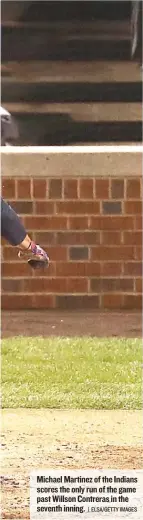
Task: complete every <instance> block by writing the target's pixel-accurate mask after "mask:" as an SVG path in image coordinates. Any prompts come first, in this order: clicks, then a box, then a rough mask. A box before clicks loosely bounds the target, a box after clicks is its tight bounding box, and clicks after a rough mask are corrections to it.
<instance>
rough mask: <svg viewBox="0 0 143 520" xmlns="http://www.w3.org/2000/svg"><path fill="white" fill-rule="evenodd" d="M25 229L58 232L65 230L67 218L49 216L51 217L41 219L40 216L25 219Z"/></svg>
mask: <svg viewBox="0 0 143 520" xmlns="http://www.w3.org/2000/svg"><path fill="white" fill-rule="evenodd" d="M25 227H26V229H27V230H32V229H33V230H36V231H39V230H40V229H41V230H48V229H51V230H57V231H58V230H59V229H66V228H67V218H66V216H65V217H62V216H58V215H56V216H51V217H41V216H33V217H32V218H31V217H25Z"/></svg>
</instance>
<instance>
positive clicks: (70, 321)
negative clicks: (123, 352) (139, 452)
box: [2, 310, 142, 338]
mask: <svg viewBox="0 0 143 520" xmlns="http://www.w3.org/2000/svg"><path fill="white" fill-rule="evenodd" d="M141 334H142V317H141V312H124V313H123V312H102V313H101V312H96V311H95V312H94V311H92V312H89V311H88V312H85V311H82V312H80V311H72V312H68V311H67V312H65V311H49V310H47V311H46V310H44V311H40V312H39V311H19V312H16V311H2V337H10V336H19V335H22V336H39V335H40V336H41V335H42V336H49V335H50V336H51V335H54V336H55V335H56V336H78V335H79V336H84V335H89V336H99V337H100V336H102V337H105V336H124V337H129V338H131V337H140V336H141Z"/></svg>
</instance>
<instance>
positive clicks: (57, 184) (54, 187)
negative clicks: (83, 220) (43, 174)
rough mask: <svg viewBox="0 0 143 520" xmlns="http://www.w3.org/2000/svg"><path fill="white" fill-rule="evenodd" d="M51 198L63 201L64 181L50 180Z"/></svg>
mask: <svg viewBox="0 0 143 520" xmlns="http://www.w3.org/2000/svg"><path fill="white" fill-rule="evenodd" d="M49 198H50V199H61V198H62V179H50V180H49Z"/></svg>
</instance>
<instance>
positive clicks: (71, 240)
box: [56, 231, 100, 246]
mask: <svg viewBox="0 0 143 520" xmlns="http://www.w3.org/2000/svg"><path fill="white" fill-rule="evenodd" d="M56 242H57V244H61V245H64V244H67V245H70V246H72V245H94V244H99V243H100V232H98V231H91V232H90V231H85V232H80V231H75V232H74V231H67V232H65V231H64V232H63V231H61V232H59V233H57V237H56Z"/></svg>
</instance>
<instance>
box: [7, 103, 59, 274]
mask: <svg viewBox="0 0 143 520" xmlns="http://www.w3.org/2000/svg"><path fill="white" fill-rule="evenodd" d="M0 117H1V145H2V146H6V145H9V143H12V142H13V141H15V140H16V138H17V136H18V130H17V128H16V126H15V124H14V123H13V119H12V117H11V114H10V113H9V112H7V110H5V109H4V108H3V107H0ZM0 205H1V235H2V237H3V238H5V240H7V241H8V242H9V244H11V245H12V246H16V247H17V248H18V249H19V253H18V256H19V257H21V256H22V257H23V255H25V256H26V259H27V261H28V263H29V265H30V266H31V267H32V268H33V269H40V268H41V267H45V266H46V267H48V265H49V258H48V255H47V253H46V252H45V251H44V250H43V249H42V247H40V246H39V245H37V244H35V242H33V241H32V240H31V238H30V237H29V235H28V234H27V231H26V230H25V228H24V226H23V224H22V222H21V220H20V218H19V216H18V215H17V213H15V211H14V210H13V208H11V206H10V205H9V204H8V203H7V202H5V200H3V199H2V198H1V203H0Z"/></svg>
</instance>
